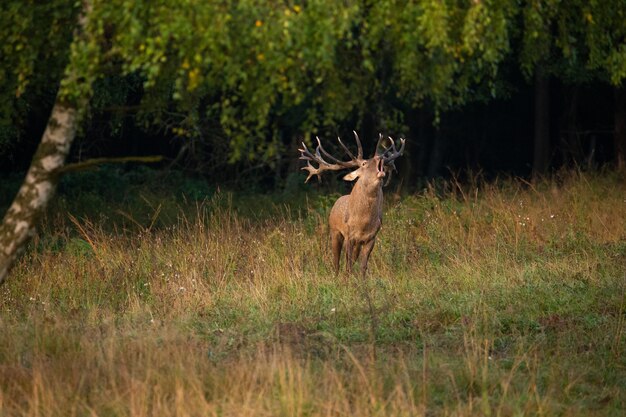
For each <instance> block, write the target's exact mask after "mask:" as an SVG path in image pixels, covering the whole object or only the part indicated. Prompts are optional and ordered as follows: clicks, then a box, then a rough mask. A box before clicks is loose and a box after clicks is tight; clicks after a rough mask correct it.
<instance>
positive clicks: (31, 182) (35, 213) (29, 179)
mask: <svg viewBox="0 0 626 417" xmlns="http://www.w3.org/2000/svg"><path fill="white" fill-rule="evenodd" d="M91 10H92V6H91V1H90V0H83V10H82V13H81V14H80V15H79V18H78V25H77V29H76V31H75V33H74V42H81V41H84V40H85V38H84V37H85V29H86V27H87V22H88V17H89V14H90V12H91ZM65 77H66V78H68V79H81V80H82V81H81V82H83V83H90V81H88V80H87V79H84V78H80V77H77V72H76V69H75V67H73V63H72V59H71V58H70V63H69V64H68V68H67V69H66V71H65ZM82 91H84V92H85V93H84V94H83V95H84V97H78V98H75V99H74V100H72V101H71V102H68V101H67V100H65V99H64V98H63V97H62V94H63V93H62V92H61V90H60V91H59V93H58V95H57V99H56V102H55V104H54V107H53V108H52V113H51V114H50V119H49V120H48V125H47V126H46V130H45V131H44V133H43V136H42V138H41V143H40V144H39V146H38V147H37V151H36V152H35V155H34V156H33V160H32V162H31V165H30V168H29V169H28V173H27V174H26V178H25V179H24V182H23V184H22V186H21V187H20V190H19V191H18V193H17V196H16V197H15V200H13V203H12V204H11V206H10V207H9V209H8V210H7V212H6V214H5V216H4V219H3V221H2V224H0V284H2V283H3V282H4V280H5V279H6V277H7V275H8V273H9V270H10V269H11V266H13V263H14V262H15V260H16V258H17V256H18V254H19V252H20V251H22V250H23V249H24V247H25V246H26V243H27V241H28V239H29V238H30V237H31V236H32V234H33V232H34V230H35V225H36V221H37V218H38V217H39V216H40V215H41V214H42V213H43V211H44V210H45V209H46V207H47V206H48V203H49V202H50V200H51V199H52V196H53V195H54V192H55V190H56V186H57V183H58V181H59V176H60V174H61V172H60V168H62V167H63V165H64V164H65V160H66V158H67V155H68V154H69V152H70V148H71V146H72V142H73V141H74V137H75V136H76V130H77V128H78V124H79V120H80V116H81V114H82V112H83V111H84V108H85V107H86V105H87V103H88V100H89V96H88V95H89V94H90V91H91V88H90V86H89V88H86V89H84V90H82Z"/></svg>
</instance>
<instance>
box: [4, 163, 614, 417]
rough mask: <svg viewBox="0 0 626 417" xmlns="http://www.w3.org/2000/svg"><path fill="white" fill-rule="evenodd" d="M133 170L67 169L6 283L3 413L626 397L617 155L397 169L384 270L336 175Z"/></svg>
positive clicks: (589, 411) (603, 405)
mask: <svg viewBox="0 0 626 417" xmlns="http://www.w3.org/2000/svg"><path fill="white" fill-rule="evenodd" d="M111 175H113V174H111ZM115 175H118V174H115ZM115 175H113V176H112V177H111V178H104V179H103V177H102V175H100V176H98V174H72V175H70V176H69V177H68V178H67V179H66V180H64V183H63V184H62V186H61V189H60V195H59V197H58V198H57V199H56V201H55V203H54V204H53V207H51V208H50V210H49V212H48V213H47V215H46V216H45V218H43V219H42V220H41V226H40V228H39V233H38V235H37V236H35V238H34V239H33V241H32V243H31V244H30V246H29V249H28V250H27V252H26V253H25V254H24V255H23V256H22V257H21V258H20V261H19V262H18V264H17V266H16V267H15V268H14V269H13V271H12V274H11V275H10V277H9V279H8V281H7V282H6V283H5V285H3V286H2V287H0V416H133V417H134V416H165V415H176V416H439V415H446V416H477V415H484V416H519V415H529V416H535V415H543V416H553V415H567V416H590V415H603V416H604V415H616V416H617V415H622V413H623V412H624V410H625V409H626V352H625V347H626V340H625V339H626V335H625V320H626V280H625V273H626V265H625V262H626V192H625V191H626V183H625V182H624V180H623V179H622V178H621V177H620V176H618V175H617V174H614V173H611V172H606V173H602V174H588V173H581V172H573V173H563V174H561V175H557V176H555V177H554V178H553V179H551V180H547V181H544V182H541V183H537V184H530V183H527V182H525V181H523V180H516V179H505V180H498V181H490V182H485V181H479V180H474V181H468V182H467V183H464V184H458V183H457V182H455V181H450V182H447V183H439V184H437V185H431V186H427V187H426V188H425V189H424V190H422V191H420V192H417V193H414V194H410V195H396V194H394V192H393V187H390V189H389V190H387V191H386V195H385V214H384V216H385V218H384V222H383V228H382V230H381V232H380V233H379V235H378V239H377V242H376V246H375V248H374V252H373V255H372V258H371V259H370V264H369V271H368V274H367V277H366V279H365V280H362V279H360V278H359V277H358V276H346V275H345V274H341V275H340V276H338V277H335V276H334V274H333V272H332V269H331V266H330V263H331V261H330V253H329V250H330V248H329V246H330V243H329V239H328V234H327V226H326V219H327V215H328V212H329V210H330V207H331V206H332V203H333V201H334V199H335V198H336V197H337V196H338V194H336V193H330V194H329V193H328V191H326V190H318V191H315V190H313V188H314V187H309V186H307V187H306V190H304V191H303V190H302V189H299V190H295V189H294V190H291V191H290V192H289V193H281V192H276V193H274V194H271V195H264V194H261V193H233V192H227V191H224V190H219V189H212V188H209V187H206V186H204V185H203V184H202V183H201V182H196V183H192V184H191V185H189V182H184V183H181V184H182V185H181V184H172V183H170V184H169V185H167V184H165V185H163V184H164V182H163V181H154V178H151V179H150V181H144V182H142V180H141V178H130V179H129V175H130V174H123V175H124V176H123V181H126V182H124V183H123V184H122V185H120V186H112V185H113V184H118V183H120V182H123V181H122V180H121V179H120V178H122V177H116V176H115ZM119 175H122V174H119ZM103 184H104V185H103ZM129 184H132V185H129ZM155 184H156V185H155ZM296 188H297V187H296ZM174 189H175V190H176V191H172V190H174ZM181 190H182V191H181ZM5 191H6V190H5ZM7 195H8V194H7ZM5 203H6V202H5Z"/></svg>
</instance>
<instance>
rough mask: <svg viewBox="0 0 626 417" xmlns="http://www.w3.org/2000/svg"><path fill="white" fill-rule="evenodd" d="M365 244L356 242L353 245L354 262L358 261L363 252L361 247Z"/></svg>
mask: <svg viewBox="0 0 626 417" xmlns="http://www.w3.org/2000/svg"><path fill="white" fill-rule="evenodd" d="M362 246H363V244H362V243H361V242H355V243H354V246H353V247H352V262H355V263H356V261H358V259H359V255H360V254H361V247H362Z"/></svg>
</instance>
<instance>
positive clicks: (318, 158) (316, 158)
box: [298, 132, 363, 182]
mask: <svg viewBox="0 0 626 417" xmlns="http://www.w3.org/2000/svg"><path fill="white" fill-rule="evenodd" d="M354 136H355V137H356V140H357V146H358V153H357V157H356V158H355V157H354V155H353V154H352V152H350V151H349V150H348V148H347V147H346V145H344V144H343V142H342V141H341V139H339V138H337V139H338V140H339V144H340V145H341V147H342V148H343V149H344V150H345V151H346V153H347V154H348V156H349V157H350V159H351V160H350V161H341V160H339V159H337V158H335V157H334V156H332V155H331V154H329V153H328V152H326V150H325V149H324V147H323V146H322V142H321V141H320V138H318V137H317V136H316V137H315V139H317V147H316V148H315V153H312V152H311V151H310V150H309V148H307V146H306V144H305V143H304V142H302V149H298V150H299V151H300V152H302V155H301V156H300V159H303V160H305V161H307V163H306V166H305V167H303V168H302V169H303V170H305V171H308V172H309V175H308V177H306V180H305V181H304V182H307V181H309V179H311V177H312V176H313V175H317V179H318V181H321V178H320V175H321V174H322V172H324V171H339V170H342V169H347V168H356V167H358V166H359V161H360V160H362V159H363V148H362V147H361V141H360V140H359V136H358V135H357V134H356V132H354ZM322 154H323V155H324V156H325V157H326V158H327V159H328V160H330V161H331V162H330V163H329V162H327V161H326V160H324V158H323V157H322ZM311 161H313V162H316V163H317V164H318V167H317V168H315V167H314V166H313V165H311Z"/></svg>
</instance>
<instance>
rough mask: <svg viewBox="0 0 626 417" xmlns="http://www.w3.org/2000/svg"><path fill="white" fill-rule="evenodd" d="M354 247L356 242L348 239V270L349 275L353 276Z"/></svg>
mask: <svg viewBox="0 0 626 417" xmlns="http://www.w3.org/2000/svg"><path fill="white" fill-rule="evenodd" d="M353 247H354V241H352V239H346V248H345V249H346V270H347V271H348V275H350V274H352V262H353V260H352V250H353Z"/></svg>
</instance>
